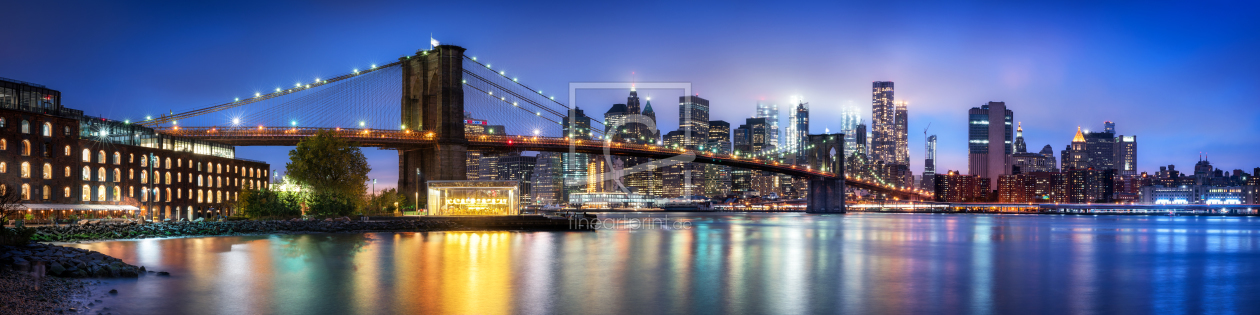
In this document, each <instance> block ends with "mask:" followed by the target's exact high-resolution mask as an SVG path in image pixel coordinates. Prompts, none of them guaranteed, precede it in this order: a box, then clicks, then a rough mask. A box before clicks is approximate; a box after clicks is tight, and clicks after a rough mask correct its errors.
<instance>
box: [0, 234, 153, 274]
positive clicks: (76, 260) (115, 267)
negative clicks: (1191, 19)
mask: <svg viewBox="0 0 1260 315" xmlns="http://www.w3.org/2000/svg"><path fill="white" fill-rule="evenodd" d="M0 265H3V266H5V267H7V268H5V269H9V270H12V271H15V272H27V273H29V272H40V271H42V272H43V273H44V274H45V275H48V276H57V277H66V278H87V277H97V278H135V277H139V276H140V274H142V273H145V272H146V271H147V270H145V268H144V267H137V266H134V265H130V264H127V263H125V262H123V261H122V260H121V259H118V258H114V257H110V256H108V255H105V254H102V253H100V252H96V251H90V250H86V249H82V248H73V247H65V246H57V245H49V244H40V243H31V244H28V245H26V246H0Z"/></svg>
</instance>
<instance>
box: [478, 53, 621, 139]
mask: <svg viewBox="0 0 1260 315" xmlns="http://www.w3.org/2000/svg"><path fill="white" fill-rule="evenodd" d="M464 60H465V61H470V62H472V63H475V64H478V65H481V67H479V68H482V69H490V67H489V66H487V65H486V64H484V63H481V62H480V61H477V60H476V59H472V58H471V57H469V56H467V55H465V56H464ZM490 72H492V73H494V75H497V76H500V77H502V78H504V79H506V80H509V81H512V83H515V84H516V85H519V86H521V87H522V88H525V89H526V90H529V91H531V92H532V91H538V90H535V89H533V88H531V87H529V86H527V85H525V84H524V83H521V82H520V81H517V80H514V79H511V78H508V77H507V75H505V74H502V73H499V72H494V71H490ZM464 73H468V74H472V75H473V76H475V77H477V78H478V79H480V80H481V81H482V82H486V83H489V84H491V85H494V86H495V87H498V88H500V89H503V90H504V91H505V92H508V93H512V95H513V96H516V97H520V98H521V99H523V100H526V101H528V102H530V103H532V104H534V105H535V106H538V107H543V108H544V109H547V110H548V111H550V112H552V113H556V111H555V110H552V109H549V108H547V107H545V106H543V105H542V104H538V103H536V102H533V101H530V100H529V98H526V97H522V96H521V95H518V94H517V93H514V92H511V91H510V90H508V89H505V88H503V87H502V86H500V85H498V84H495V83H492V82H490V80H487V79H486V78H484V77H482V76H480V75H476V74H473V73H472V72H469V71H468V69H464ZM539 93H540V94H539V95H540V96H541V95H542V94H541V92H539ZM531 94H532V93H531ZM543 99H545V100H548V101H551V102H552V103H555V104H556V105H560V107H561V108H564V112H567V111H569V107H568V106H566V105H564V104H563V103H560V101H557V100H555V99H552V98H547V97H545V96H544V97H543ZM570 101H572V100H570ZM557 115H560V117H567V116H568V115H565V114H558V113H557ZM588 118H590V119H591V121H593V122H596V123H599V124H600V125H604V122H602V121H599V120H597V119H595V118H594V117H588Z"/></svg>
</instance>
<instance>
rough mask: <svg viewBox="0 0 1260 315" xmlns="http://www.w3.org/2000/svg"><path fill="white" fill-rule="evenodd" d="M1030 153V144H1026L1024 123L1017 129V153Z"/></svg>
mask: <svg viewBox="0 0 1260 315" xmlns="http://www.w3.org/2000/svg"><path fill="white" fill-rule="evenodd" d="M1026 152H1028V144H1026V143H1024V123H1022V122H1021V123H1019V124H1018V125H1017V126H1016V127H1015V153H1026Z"/></svg>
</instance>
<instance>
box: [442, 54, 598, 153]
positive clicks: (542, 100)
mask: <svg viewBox="0 0 1260 315" xmlns="http://www.w3.org/2000/svg"><path fill="white" fill-rule="evenodd" d="M464 60H465V64H464V74H465V80H466V83H468V84H470V85H477V86H476V88H477V90H478V91H480V92H482V94H486V95H492V97H494V98H496V99H499V100H502V101H508V104H510V105H513V106H514V107H521V108H522V109H523V107H522V105H530V106H533V107H536V108H538V109H539V110H537V111H531V112H530V113H531V114H535V116H542V115H543V114H551V115H553V116H554V119H548V120H551V121H561V122H562V121H564V118H565V117H567V116H568V115H569V107H568V106H567V105H564V104H563V103H560V102H559V101H556V100H555V97H547V96H546V95H544V94H543V93H542V91H541V90H537V89H534V88H531V87H529V86H527V85H525V84H524V83H521V82H520V80H518V79H517V78H511V77H508V75H507V73H506V72H504V71H494V70H493V69H492V68H491V67H490V65H489V64H486V63H482V62H480V61H477V60H476V59H475V58H473V57H469V56H464ZM521 103H524V104H521ZM527 111H528V110H527ZM590 119H591V122H592V123H593V124H599V125H601V126H602V125H603V124H604V123H603V122H602V121H600V120H598V119H596V118H594V117H591V118H590ZM561 124H563V123H561ZM591 132H592V133H593V134H598V135H600V136H602V135H603V134H604V133H605V130H604V128H595V127H594V126H592V128H591Z"/></svg>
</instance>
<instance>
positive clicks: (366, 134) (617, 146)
mask: <svg viewBox="0 0 1260 315" xmlns="http://www.w3.org/2000/svg"><path fill="white" fill-rule="evenodd" d="M158 131H159V132H161V133H163V134H169V135H174V136H181V137H188V138H195V139H203V140H209V141H214V142H219V143H224V144H229V145H235V146H295V145H297V143H298V142H299V141H302V139H305V138H307V137H310V136H313V135H315V134H316V133H318V132H321V131H332V132H334V133H335V134H336V135H338V136H339V137H342V138H343V139H347V140H349V141H351V142H355V143H358V144H359V145H360V146H364V147H380V148H395V149H399V148H416V147H424V146H428V145H434V144H436V143H437V141H436V139H434V138H433V137H432V135H431V134H430V133H425V132H416V131H411V130H381V129H349V128H344V129H343V128H304V127H255V128H249V127H227V128H223V127H178V128H175V127H172V128H160V129H159V130H158ZM468 149H469V150H477V151H509V150H510V151H547V152H573V153H587V154H607V155H621V156H636V157H648V158H653V159H658V160H666V161H665V163H670V162H669V161H678V162H698V163H707V164H716V165H726V166H731V167H739V168H746V169H753V170H759V171H769V172H775V173H780V174H787V175H791V176H800V177H810V178H823V179H837V178H839V175H837V174H836V173H832V172H823V171H819V170H815V169H810V168H808V167H804V166H798V165H790V164H781V163H778V162H774V161H767V160H760V159H754V158H747V157H743V158H741V157H736V156H733V155H728V154H716V153H711V152H697V151H694V150H679V149H669V148H666V147H662V146H654V145H639V144H630V143H620V142H611V141H609V142H605V141H598V140H582V139H568V138H556V137H527V136H501V135H472V134H470V135H468ZM845 184H846V185H848V186H851V187H854V188H860V189H867V190H871V191H876V192H880V193H885V194H889V195H891V196H893V197H900V198H903V199H931V198H932V196H931V194H930V193H928V192H925V191H921V190H915V189H905V188H897V187H892V186H888V185H883V184H879V183H875V182H872V181H868V180H863V179H861V178H853V177H847V178H845Z"/></svg>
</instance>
